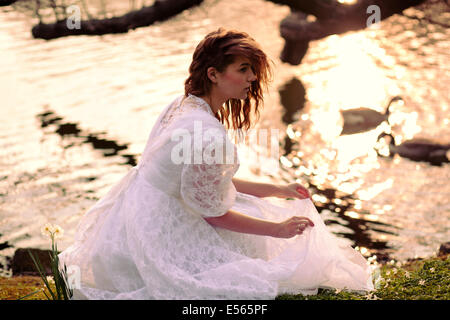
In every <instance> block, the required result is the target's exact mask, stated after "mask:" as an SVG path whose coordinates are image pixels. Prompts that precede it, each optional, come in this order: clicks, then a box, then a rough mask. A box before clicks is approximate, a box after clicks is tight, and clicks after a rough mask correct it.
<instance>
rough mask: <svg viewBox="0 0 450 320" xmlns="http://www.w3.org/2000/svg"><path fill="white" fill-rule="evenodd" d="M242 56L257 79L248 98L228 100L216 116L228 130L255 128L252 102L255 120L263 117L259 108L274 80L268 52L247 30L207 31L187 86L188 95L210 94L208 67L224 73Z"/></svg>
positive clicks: (200, 44) (193, 61)
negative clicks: (260, 115)
mask: <svg viewBox="0 0 450 320" xmlns="http://www.w3.org/2000/svg"><path fill="white" fill-rule="evenodd" d="M238 56H243V57H246V58H247V59H249V60H250V62H251V65H252V70H253V72H254V73H255V75H256V80H255V81H253V82H252V83H251V86H250V90H249V93H248V95H247V98H246V99H245V100H241V99H229V100H227V101H226V102H225V103H224V105H223V106H222V107H221V108H220V109H219V110H218V111H217V112H216V114H215V116H216V118H217V119H218V120H219V121H220V122H221V123H222V124H225V123H226V127H227V129H234V130H239V131H241V130H242V129H245V130H248V129H249V128H250V127H251V124H252V121H251V115H250V113H251V110H252V105H253V111H254V115H255V120H258V119H259V110H258V108H259V107H260V106H261V105H263V103H264V102H263V90H267V88H268V84H269V82H270V81H271V80H272V69H271V67H270V65H269V60H268V58H267V56H266V54H265V53H264V52H263V51H262V50H261V48H260V46H259V44H258V43H257V42H256V41H255V40H254V39H253V38H251V37H250V36H249V35H248V34H247V33H245V32H240V31H236V30H225V29H223V28H219V29H218V30H216V31H213V32H211V33H209V34H207V35H206V37H205V38H204V39H203V40H202V41H201V42H200V43H199V44H198V45H197V48H196V49H195V51H194V54H193V57H192V63H191V65H190V67H189V77H188V78H187V79H186V81H185V84H184V89H185V95H186V96H187V95H188V94H193V95H195V96H204V95H206V96H207V95H208V94H209V93H210V91H211V86H212V82H211V80H210V79H209V78H208V76H207V70H208V68H209V67H214V68H215V69H216V70H217V71H219V72H223V71H225V69H226V67H227V66H228V65H230V64H232V63H233V62H234V61H235V59H236V57H238ZM272 63H273V62H272ZM242 102H243V103H242ZM252 102H253V103H252ZM230 118H231V119H230ZM230 120H231V125H230Z"/></svg>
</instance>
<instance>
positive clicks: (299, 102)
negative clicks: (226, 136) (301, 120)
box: [278, 77, 306, 155]
mask: <svg viewBox="0 0 450 320" xmlns="http://www.w3.org/2000/svg"><path fill="white" fill-rule="evenodd" d="M278 92H279V94H280V101H281V105H282V106H283V107H284V114H283V116H282V118H281V119H282V120H283V122H284V123H286V124H290V123H292V122H293V121H294V115H295V114H296V113H297V112H299V111H301V110H302V109H303V108H304V106H305V102H306V89H305V87H304V86H303V83H302V82H301V81H300V80H298V79H297V78H295V77H294V78H292V79H291V80H290V81H288V82H286V83H285V84H284V85H283V86H282V87H281V88H280V90H279V91H278ZM291 148H292V141H291V139H289V137H288V136H286V138H285V139H284V150H285V154H284V155H287V154H289V153H291Z"/></svg>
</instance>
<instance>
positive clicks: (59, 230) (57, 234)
mask: <svg viewBox="0 0 450 320" xmlns="http://www.w3.org/2000/svg"><path fill="white" fill-rule="evenodd" d="M53 234H54V236H55V239H58V238H61V237H62V236H63V235H64V229H63V228H61V227H60V226H58V225H55V226H54V231H53Z"/></svg>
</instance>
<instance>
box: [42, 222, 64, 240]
mask: <svg viewBox="0 0 450 320" xmlns="http://www.w3.org/2000/svg"><path fill="white" fill-rule="evenodd" d="M41 233H42V235H44V236H46V237H49V238H51V239H58V238H61V237H62V236H63V234H64V230H63V228H61V227H60V226H58V225H56V224H55V225H53V224H51V223H46V224H45V225H44V226H43V227H42V228H41Z"/></svg>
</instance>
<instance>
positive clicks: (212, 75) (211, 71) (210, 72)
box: [206, 67, 217, 83]
mask: <svg viewBox="0 0 450 320" xmlns="http://www.w3.org/2000/svg"><path fill="white" fill-rule="evenodd" d="M206 75H207V76H208V79H209V80H210V81H211V82H212V83H217V70H216V68H214V67H209V68H208V69H207V70H206Z"/></svg>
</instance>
